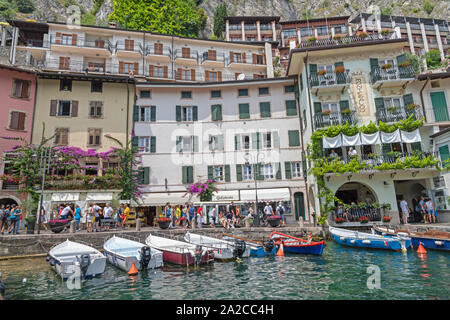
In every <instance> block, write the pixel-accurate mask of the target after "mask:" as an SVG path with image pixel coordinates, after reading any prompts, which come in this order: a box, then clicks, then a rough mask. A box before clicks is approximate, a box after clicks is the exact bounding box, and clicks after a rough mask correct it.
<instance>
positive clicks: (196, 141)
mask: <svg viewBox="0 0 450 320" xmlns="http://www.w3.org/2000/svg"><path fill="white" fill-rule="evenodd" d="M193 137H194V138H193V139H192V140H193V142H194V152H198V136H193Z"/></svg>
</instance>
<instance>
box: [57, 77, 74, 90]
mask: <svg viewBox="0 0 450 320" xmlns="http://www.w3.org/2000/svg"><path fill="white" fill-rule="evenodd" d="M59 90H60V91H72V80H71V79H61V80H60V81H59Z"/></svg>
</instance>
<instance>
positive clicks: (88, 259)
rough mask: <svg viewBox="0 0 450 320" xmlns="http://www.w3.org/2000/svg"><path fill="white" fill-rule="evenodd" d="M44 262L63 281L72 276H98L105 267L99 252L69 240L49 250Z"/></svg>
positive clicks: (103, 257)
mask: <svg viewBox="0 0 450 320" xmlns="http://www.w3.org/2000/svg"><path fill="white" fill-rule="evenodd" d="M46 260H47V261H48V262H49V263H50V266H51V267H52V268H53V270H55V271H56V273H58V274H59V275H60V276H61V278H63V279H67V278H69V277H70V276H73V275H74V276H79V277H82V278H90V277H95V276H99V275H101V274H103V272H104V271H105V265H106V258H105V256H104V255H103V254H102V253H101V252H100V251H98V250H97V249H95V248H92V247H90V246H88V245H85V244H82V243H78V242H73V241H70V240H69V239H67V240H66V241H64V242H62V243H60V244H58V245H56V246H54V247H53V248H51V249H50V251H49V253H48V255H47V258H46Z"/></svg>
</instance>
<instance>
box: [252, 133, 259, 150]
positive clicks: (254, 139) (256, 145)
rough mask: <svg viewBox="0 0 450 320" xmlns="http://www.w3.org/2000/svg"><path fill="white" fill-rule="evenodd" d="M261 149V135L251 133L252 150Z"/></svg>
mask: <svg viewBox="0 0 450 320" xmlns="http://www.w3.org/2000/svg"><path fill="white" fill-rule="evenodd" d="M260 148H261V135H260V134H259V132H253V133H252V149H260Z"/></svg>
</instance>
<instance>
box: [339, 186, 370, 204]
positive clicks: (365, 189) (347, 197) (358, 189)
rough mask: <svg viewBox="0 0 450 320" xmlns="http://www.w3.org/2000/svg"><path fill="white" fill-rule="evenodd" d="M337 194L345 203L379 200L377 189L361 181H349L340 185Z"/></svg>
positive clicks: (368, 202)
mask: <svg viewBox="0 0 450 320" xmlns="http://www.w3.org/2000/svg"><path fill="white" fill-rule="evenodd" d="M335 196H336V197H337V198H339V200H341V201H342V202H343V203H345V204H352V203H355V204H357V203H363V202H364V203H367V204H371V203H375V202H378V198H377V195H376V193H375V191H373V190H372V188H370V187H369V186H368V185H366V184H364V183H361V182H347V183H344V184H343V185H341V186H340V187H339V189H338V190H337V191H336V193H335Z"/></svg>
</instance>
